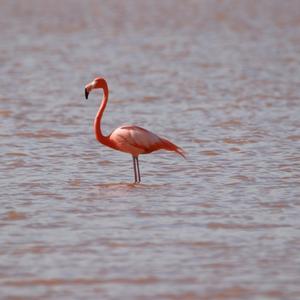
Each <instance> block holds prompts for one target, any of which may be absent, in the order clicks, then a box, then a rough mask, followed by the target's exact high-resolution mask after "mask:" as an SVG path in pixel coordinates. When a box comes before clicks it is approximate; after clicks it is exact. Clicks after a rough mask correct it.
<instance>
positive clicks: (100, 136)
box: [94, 83, 108, 145]
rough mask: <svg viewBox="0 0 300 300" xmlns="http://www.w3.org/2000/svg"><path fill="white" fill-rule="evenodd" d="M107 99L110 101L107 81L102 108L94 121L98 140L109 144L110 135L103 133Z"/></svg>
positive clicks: (104, 87)
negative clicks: (102, 126) (102, 121)
mask: <svg viewBox="0 0 300 300" xmlns="http://www.w3.org/2000/svg"><path fill="white" fill-rule="evenodd" d="M107 101H108V87H107V84H106V83H105V85H104V86H103V98H102V102H101V105H100V108H99V110H98V113H97V115H96V117H95V121H94V130H95V136H96V139H97V141H99V142H100V143H102V144H104V145H107V144H108V137H107V136H104V135H103V134H102V130H101V120H102V116H103V112H104V110H105V107H106V104H107Z"/></svg>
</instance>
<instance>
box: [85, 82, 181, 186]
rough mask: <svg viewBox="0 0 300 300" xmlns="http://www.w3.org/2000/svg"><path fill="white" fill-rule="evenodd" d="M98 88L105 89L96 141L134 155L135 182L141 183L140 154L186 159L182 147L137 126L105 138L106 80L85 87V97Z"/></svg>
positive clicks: (115, 131) (97, 124) (125, 126)
mask: <svg viewBox="0 0 300 300" xmlns="http://www.w3.org/2000/svg"><path fill="white" fill-rule="evenodd" d="M97 88H102V89H103V99H102V102H101V105H100V108H99V111H98V113H97V115H96V117H95V121H94V130H95V136H96V139H97V140H98V141H99V142H100V143H102V144H104V145H106V146H108V147H110V148H113V149H115V150H119V151H122V152H126V153H129V154H131V155H132V158H133V168H134V178H135V182H140V181H141V175H140V169H139V160H138V157H139V155H140V154H148V153H151V152H154V151H157V150H167V151H174V152H176V153H178V154H179V155H181V156H182V157H184V158H185V154H184V151H183V149H181V148H180V147H178V146H176V145H175V144H173V143H172V142H170V141H168V140H167V139H165V138H162V137H159V136H158V135H156V134H155V133H153V132H151V131H149V130H147V129H144V128H141V127H138V126H135V125H123V126H121V127H118V128H117V129H115V130H114V131H113V132H112V133H111V134H110V135H108V136H104V135H103V134H102V131H101V120H102V116H103V112H104V110H105V107H106V104H107V101H108V93H109V92H108V86H107V83H106V81H105V79H103V78H96V79H95V80H94V81H93V82H91V83H89V84H87V85H86V87H85V97H86V99H87V98H88V95H89V93H90V91H91V90H93V89H97Z"/></svg>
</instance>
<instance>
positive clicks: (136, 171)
mask: <svg viewBox="0 0 300 300" xmlns="http://www.w3.org/2000/svg"><path fill="white" fill-rule="evenodd" d="M132 161H133V170H134V182H135V183H138V182H141V174H140V166H139V158H138V157H135V156H132Z"/></svg>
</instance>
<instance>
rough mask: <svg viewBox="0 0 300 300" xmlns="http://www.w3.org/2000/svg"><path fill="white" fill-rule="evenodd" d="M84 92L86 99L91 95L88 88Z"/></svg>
mask: <svg viewBox="0 0 300 300" xmlns="http://www.w3.org/2000/svg"><path fill="white" fill-rule="evenodd" d="M84 94H85V99H87V98H88V97H89V92H88V91H87V89H84Z"/></svg>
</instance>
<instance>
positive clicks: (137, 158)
mask: <svg viewBox="0 0 300 300" xmlns="http://www.w3.org/2000/svg"><path fill="white" fill-rule="evenodd" d="M136 167H137V173H138V182H141V173H140V164H139V157H138V156H137V157H136Z"/></svg>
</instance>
